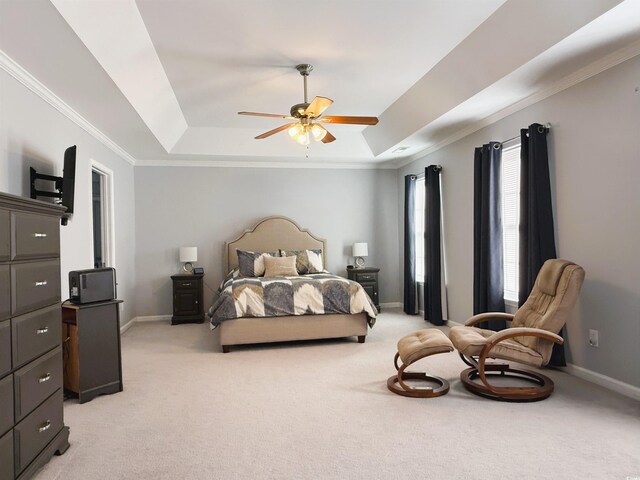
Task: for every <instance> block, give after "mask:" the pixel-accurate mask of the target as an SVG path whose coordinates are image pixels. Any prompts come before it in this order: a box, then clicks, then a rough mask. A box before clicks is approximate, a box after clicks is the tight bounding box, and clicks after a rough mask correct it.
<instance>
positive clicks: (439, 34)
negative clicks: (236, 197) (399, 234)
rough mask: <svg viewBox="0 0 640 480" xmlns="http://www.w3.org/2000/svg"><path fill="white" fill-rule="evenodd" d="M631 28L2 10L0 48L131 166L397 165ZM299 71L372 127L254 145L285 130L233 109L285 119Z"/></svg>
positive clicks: (606, 5)
mask: <svg viewBox="0 0 640 480" xmlns="http://www.w3.org/2000/svg"><path fill="white" fill-rule="evenodd" d="M301 6H304V8H301ZM634 18H635V19H637V18H640V2H637V1H635V0H627V1H624V2H621V1H619V0H566V1H563V2H557V1H555V0H536V1H533V0H532V1H520V0H508V1H505V0H449V1H446V2H444V1H439V0H431V1H429V0H404V1H403V2H389V1H388V0H371V1H364V0H352V1H345V0H325V1H324V2H323V3H322V9H321V11H314V9H313V8H312V5H311V4H307V3H301V2H300V1H299V0H295V1H294V0H282V1H278V2H264V1H262V0H245V1H243V2H232V1H195V0H184V1H176V0H172V1H166V0H138V1H133V0H113V1H85V2H78V1H76V0H51V1H48V0H32V1H29V2H21V1H19V0H5V1H3V2H0V50H2V51H3V52H4V53H5V54H6V55H7V56H8V57H10V58H11V59H13V61H15V62H16V63H17V64H19V65H21V66H22V67H23V68H24V69H26V70H27V71H28V72H29V73H31V74H32V75H33V76H34V77H35V78H36V79H37V80H39V81H40V82H42V83H43V84H44V85H46V86H47V87H48V88H49V89H51V90H52V91H53V92H54V93H55V94H56V95H57V96H58V97H60V98H61V99H62V100H63V101H64V102H66V103H67V104H68V105H69V106H71V107H72V108H73V109H75V110H76V111H77V112H79V114H81V115H82V116H83V117H85V118H86V119H87V120H88V121H89V122H91V123H92V124H93V125H95V126H96V127H97V128H98V129H100V130H101V131H102V132H103V133H104V134H105V135H107V136H108V137H109V138H110V139H111V140H113V142H115V143H116V144H117V145H119V146H120V147H121V148H123V149H124V150H126V151H127V152H128V153H129V154H130V155H131V156H133V157H134V158H135V159H136V161H140V164H145V163H147V164H163V163H166V164H176V163H178V164H180V163H181V162H184V163H185V164H187V163H188V164H197V163H198V162H209V163H215V162H224V163H225V164H231V165H233V164H234V163H235V164H238V165H240V164H242V163H243V162H244V163H246V162H250V163H252V164H255V163H260V162H278V163H279V164H285V165H286V164H287V162H295V163H296V164H302V165H304V164H305V163H313V162H316V163H317V162H321V163H324V164H326V165H328V166H331V165H341V164H344V165H351V166H354V165H355V166H358V165H360V166H371V165H378V166H380V165H387V166H395V165H398V164H401V163H403V162H406V161H407V160H408V159H410V158H415V157H416V156H419V155H420V154H421V152H424V151H425V150H427V151H428V150H429V149H433V148H435V147H437V146H438V145H440V144H442V143H443V142H446V141H448V140H451V139H453V138H455V136H456V135H459V134H460V133H461V132H468V131H469V130H470V129H472V128H473V126H474V125H480V124H481V121H482V120H483V119H485V118H487V117H489V116H491V115H496V113H498V112H500V111H505V109H508V108H509V107H511V106H513V105H516V104H518V102H522V100H523V99H526V98H528V97H531V96H532V95H535V94H536V93H537V92H539V91H541V90H544V89H547V90H549V89H550V88H553V87H554V85H556V84H558V82H560V81H561V80H563V79H565V78H567V76H570V75H571V74H574V73H575V72H577V71H580V70H581V69H585V68H588V67H589V66H590V65H593V64H594V62H596V61H597V60H599V59H602V58H603V57H606V56H607V55H612V54H614V53H615V52H619V51H620V49H625V48H626V49H627V50H628V51H627V55H633V54H634V52H635V54H637V53H640V46H639V45H640V44H638V41H639V40H640V24H639V22H637V21H633V19H634ZM523 19H527V21H526V22H524V21H523ZM27 22H28V23H27ZM540 25H543V26H544V27H543V28H540ZM27 26H29V28H27ZM33 31H38V32H39V35H38V36H37V38H33V37H32V36H31V37H30V35H32V33H33ZM637 44H638V45H637ZM636 47H637V48H636ZM634 49H635V50H634ZM298 63H312V64H313V65H314V67H315V69H314V71H313V73H312V74H311V76H310V77H309V96H310V97H313V96H315V95H322V96H327V97H329V98H332V99H333V100H334V102H335V103H334V104H333V105H332V106H331V107H330V111H328V112H327V113H330V114H333V115H375V116H379V117H380V123H379V124H378V125H377V126H375V127H366V128H365V127H358V126H346V125H332V126H330V127H329V128H330V130H331V132H332V133H333V134H334V135H335V136H336V137H337V139H338V141H336V142H334V143H332V144H326V145H325V144H313V142H312V145H310V146H309V148H308V149H307V148H305V147H303V146H300V145H298V144H296V143H294V142H293V141H292V140H291V139H289V137H288V136H287V135H286V133H284V134H278V135H275V136H273V137H270V138H268V139H265V140H260V141H258V140H254V139H253V137H254V136H256V135H258V134H260V133H263V132H265V131H267V130H270V129H272V128H275V127H276V126H278V125H280V124H282V123H285V122H284V121H281V120H278V119H272V118H252V117H240V116H238V115H237V112H238V111H240V110H252V111H260V112H270V113H283V114H287V113H288V110H289V107H290V106H291V105H293V104H295V103H299V102H301V101H302V78H301V77H300V75H299V74H298V72H297V71H296V70H295V68H294V66H295V65H296V64H298ZM479 122H480V123H479ZM399 146H408V147H409V148H408V149H407V150H406V151H405V152H403V153H402V154H397V153H394V152H393V150H395V149H396V148H397V147H399Z"/></svg>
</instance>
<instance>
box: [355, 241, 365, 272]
mask: <svg viewBox="0 0 640 480" xmlns="http://www.w3.org/2000/svg"><path fill="white" fill-rule="evenodd" d="M367 255H369V250H368V248H367V244H366V243H364V242H359V243H354V244H353V256H354V257H355V259H356V268H363V267H364V258H362V257H366V256H367Z"/></svg>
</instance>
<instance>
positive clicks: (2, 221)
mask: <svg viewBox="0 0 640 480" xmlns="http://www.w3.org/2000/svg"><path fill="white" fill-rule="evenodd" d="M9 218H10V217H9V211H8V210H0V262H6V261H7V260H9V259H10V258H11V228H10V227H11V223H10V220H9Z"/></svg>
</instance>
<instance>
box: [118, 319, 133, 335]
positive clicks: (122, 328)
mask: <svg viewBox="0 0 640 480" xmlns="http://www.w3.org/2000/svg"><path fill="white" fill-rule="evenodd" d="M134 323H136V317H133V318H132V319H131V320H129V321H128V322H127V323H125V324H124V325H121V326H120V335H123V334H124V332H126V331H127V330H129V329H130V328H131V327H133V324H134Z"/></svg>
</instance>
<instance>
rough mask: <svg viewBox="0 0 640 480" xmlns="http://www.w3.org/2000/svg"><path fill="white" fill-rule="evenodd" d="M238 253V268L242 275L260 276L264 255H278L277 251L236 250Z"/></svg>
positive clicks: (262, 270) (262, 271) (262, 269)
mask: <svg viewBox="0 0 640 480" xmlns="http://www.w3.org/2000/svg"><path fill="white" fill-rule="evenodd" d="M236 252H237V253H238V268H239V270H240V275H242V276H243V277H261V276H263V275H264V259H265V257H279V256H280V255H279V253H278V252H264V253H263V252H245V251H244V250H236Z"/></svg>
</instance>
